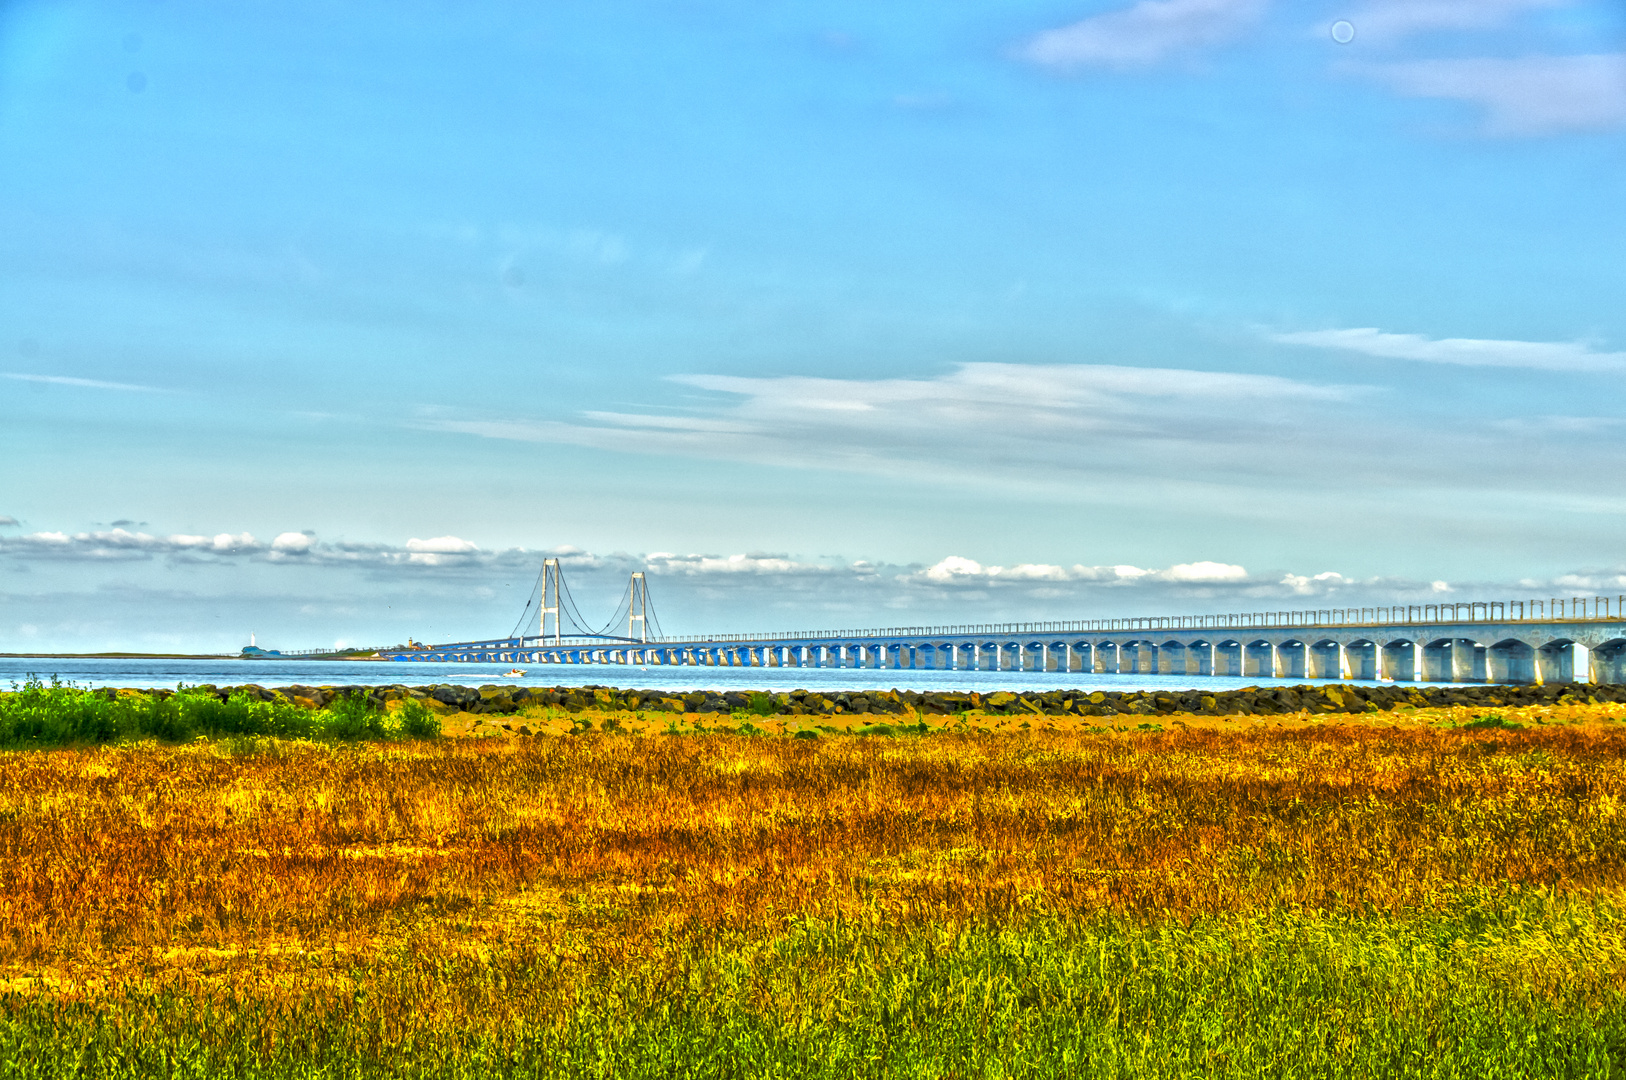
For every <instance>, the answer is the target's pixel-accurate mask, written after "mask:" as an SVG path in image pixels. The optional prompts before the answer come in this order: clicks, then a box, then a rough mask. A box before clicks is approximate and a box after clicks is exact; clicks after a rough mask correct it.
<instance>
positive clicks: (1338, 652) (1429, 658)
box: [379, 560, 1626, 683]
mask: <svg viewBox="0 0 1626 1080" xmlns="http://www.w3.org/2000/svg"><path fill="white" fill-rule="evenodd" d="M549 562H550V563H553V560H549ZM551 572H552V574H555V575H556V574H557V565H556V564H554V565H553V569H552V571H551ZM549 575H550V570H549V569H548V568H547V567H545V568H544V572H543V580H542V587H541V589H540V592H541V595H542V601H543V602H542V604H541V610H540V617H539V618H538V620H537V624H536V625H537V628H538V630H539V631H540V632H538V633H535V634H529V633H515V634H512V635H510V636H508V637H504V638H495V639H491V640H486V641H465V642H458V643H455V644H449V645H428V646H417V647H414V648H409V649H383V650H379V655H380V656H383V657H387V658H389V659H392V660H400V661H408V662H411V661H454V662H498V663H515V664H623V665H635V666H661V667H667V666H697V667H762V668H872V669H875V668H879V669H890V670H897V671H1030V672H1058V673H1061V672H1073V673H1079V674H1089V673H1095V674H1112V673H1117V674H1140V675H1174V676H1187V677H1190V676H1221V675H1225V676H1237V677H1243V678H1251V677H1258V678H1277V679H1342V680H1347V679H1371V680H1396V681H1412V680H1415V681H1426V682H1442V683H1449V682H1493V683H1551V682H1598V683H1626V596H1619V597H1612V598H1611V597H1576V598H1571V599H1548V600H1508V601H1489V602H1463V603H1440V604H1414V605H1409V606H1391V607H1360V608H1320V609H1313V610H1301V611H1267V612H1243V613H1235V614H1229V615H1177V616H1152V617H1144V618H1122V619H1088V620H1080V621H1073V622H1030V623H984V624H965V625H948V626H904V627H884V628H876V629H861V630H811V631H794V632H779V633H766V634H713V635H699V636H691V637H667V636H663V635H661V634H659V633H658V624H657V632H656V633H651V632H650V623H651V622H652V621H654V617H653V614H652V613H651V612H649V611H648V592H647V586H646V585H645V583H644V581H643V575H642V574H635V575H633V583H632V586H631V589H630V590H629V593H628V599H627V600H625V601H623V609H624V610H626V611H627V625H626V633H625V634H621V633H616V634H610V633H609V632H608V629H609V628H608V627H605V628H602V629H599V630H597V631H596V632H593V633H580V632H577V633H573V634H566V633H565V632H564V629H563V626H562V625H561V619H560V611H561V610H565V611H568V607H567V604H568V592H564V596H565V597H566V603H565V604H561V603H560V601H559V596H560V592H563V584H562V581H560V582H559V583H558V584H557V585H553V586H550V585H549V581H550V580H553V579H552V578H550V576H549ZM550 588H552V589H554V590H556V591H553V592H551V593H550ZM534 595H535V594H534V593H533V597H534ZM550 601H551V604H550ZM550 615H551V617H552V619H553V629H552V633H548V632H547V631H548V619H549V617H550ZM619 618H620V612H619V611H618V612H617V615H616V616H615V617H614V619H612V623H613V622H616V621H618V620H619ZM524 619H525V616H522V622H523V621H524ZM572 621H573V622H574V623H575V626H576V628H577V630H578V631H579V630H580V626H581V623H580V622H579V621H577V620H572ZM617 629H619V627H617Z"/></svg>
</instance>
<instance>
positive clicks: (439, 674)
mask: <svg viewBox="0 0 1626 1080" xmlns="http://www.w3.org/2000/svg"><path fill="white" fill-rule="evenodd" d="M515 668H518V669H519V670H521V671H523V672H525V675H524V676H523V677H522V678H504V677H503V673H504V672H507V671H511V670H514V669H515ZM30 676H33V677H37V678H39V679H41V680H43V681H45V682H47V683H48V682H50V681H51V680H52V679H53V678H55V679H60V680H61V681H63V682H68V683H73V684H74V685H76V686H84V687H102V686H128V687H167V688H170V689H173V688H175V687H176V686H177V685H179V684H182V683H184V684H186V685H187V686H196V685H198V684H200V683H210V684H213V685H215V686H240V685H243V684H244V683H256V684H258V685H260V686H268V687H269V686H292V685H296V684H304V685H307V686H354V685H370V686H376V685H388V684H391V683H399V684H403V685H406V686H427V685H429V684H431V683H454V684H457V685H461V686H481V685H484V684H487V683H499V684H509V685H514V686H537V687H542V686H589V685H592V686H613V687H617V688H620V689H627V690H633V689H637V690H658V691H663V692H671V693H679V692H684V691H689V690H768V691H783V690H798V689H799V690H817V691H820V692H822V693H835V692H838V691H843V690H890V689H898V690H915V691H921V692H926V691H935V692H940V693H948V692H956V691H959V692H964V691H969V690H975V691H978V692H979V693H985V694H986V693H992V692H994V691H997V690H1071V689H1081V690H1085V691H1095V690H1105V691H1114V690H1116V691H1126V690H1175V691H1179V690H1193V689H1201V690H1211V691H1212V690H1237V689H1240V688H1242V687H1244V686H1296V685H1301V684H1303V683H1305V682H1308V681H1312V680H1305V679H1262V678H1259V677H1257V676H1254V677H1251V678H1237V677H1235V676H1229V675H1219V676H1206V675H1097V674H1091V673H1089V672H1082V671H1070V672H1068V671H926V670H911V669H893V668H881V669H876V668H792V667H785V668H780V667H767V668H762V667H752V668H747V667H687V666H682V667H677V666H671V667H668V666H661V665H650V666H648V667H643V666H638V665H633V664H517V665H516V664H508V663H502V664H464V663H433V662H424V661H413V662H397V661H388V660H383V661H380V660H238V659H234V658H230V657H221V658H219V659H203V660H156V659H148V658H131V659H123V658H117V657H0V689H6V688H8V684H21V683H22V682H23V681H24V680H25V679H27V678H29V677H30ZM1349 681H1351V682H1355V683H1357V684H1359V683H1360V682H1361V680H1349ZM1366 685H1376V684H1373V683H1367V684H1366ZM1406 685H1419V686H1430V685H1440V684H1434V683H1415V684H1414V683H1407V684H1406Z"/></svg>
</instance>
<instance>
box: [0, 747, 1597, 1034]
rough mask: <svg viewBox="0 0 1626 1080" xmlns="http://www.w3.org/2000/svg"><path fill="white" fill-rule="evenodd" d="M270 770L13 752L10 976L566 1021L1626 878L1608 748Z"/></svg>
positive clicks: (361, 754) (262, 750) (641, 758)
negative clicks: (1092, 919) (634, 986)
mask: <svg viewBox="0 0 1626 1080" xmlns="http://www.w3.org/2000/svg"><path fill="white" fill-rule="evenodd" d="M257 745H258V747H259V749H258V750H252V749H248V748H245V747H244V746H241V745H240V746H238V747H237V748H236V751H237V752H228V750H227V749H226V748H225V747H223V746H220V745H211V744H206V743H198V744H194V745H189V746H185V747H179V748H163V747H158V746H155V745H144V746H127V747H118V748H105V749H95V750H72V751H57V752H50V753H9V754H5V755H3V756H0V979H3V980H4V981H5V983H6V984H7V985H8V986H9V987H10V988H11V989H13V990H20V991H27V992H29V993H30V994H41V993H44V994H47V995H53V996H56V995H60V996H67V997H84V996H89V997H97V996H101V995H105V994H111V993H114V992H116V991H119V990H120V989H128V988H131V987H143V988H151V987H154V986H160V985H168V984H171V983H173V984H175V985H184V986H187V987H192V988H197V987H212V988H214V991H212V992H220V993H224V994H228V995H230V996H232V997H234V998H239V997H241V996H243V995H261V996H267V997H268V998H269V999H273V1000H281V999H282V998H284V997H289V996H290V995H292V996H299V997H302V998H305V997H309V996H310V995H312V994H317V995H323V994H326V995H331V994H336V993H348V992H351V991H352V990H354V988H355V980H356V978H357V976H356V974H355V972H356V971H357V970H359V969H362V968H365V969H367V970H370V971H372V972H374V974H375V975H376V976H377V977H379V978H385V977H386V975H388V973H389V972H391V971H394V972H396V973H397V974H399V975H401V977H405V973H406V972H407V971H408V970H409V969H410V970H413V971H417V972H418V974H416V975H413V976H412V978H413V979H417V980H419V981H420V983H421V985H418V988H417V990H416V991H412V990H410V988H408V987H406V986H401V987H398V991H399V992H400V993H401V994H403V995H410V994H411V993H419V994H422V995H429V996H434V994H436V993H438V992H439V991H436V990H435V989H434V980H433V979H432V978H430V977H429V976H428V975H425V974H423V970H424V969H423V968H422V962H423V961H425V959H426V958H434V959H436V960H437V962H439V961H444V962H448V963H449V962H461V961H471V962H476V963H478V962H482V961H483V959H489V958H490V957H493V956H497V955H508V954H510V953H512V952H513V950H516V949H520V950H522V951H523V952H524V953H525V955H527V956H529V957H531V958H532V960H533V961H534V962H535V963H536V964H541V965H543V966H544V967H546V975H545V977H543V976H542V975H538V976H537V981H535V982H534V983H533V984H529V985H528V987H527V989H526V990H525V993H526V994H527V995H532V996H533V997H534V998H535V1001H534V1002H533V1004H534V1005H536V1006H537V1007H541V1005H540V1003H541V1002H542V1001H544V1000H551V1001H555V1003H556V1004H557V1003H558V1002H562V1001H564V1000H566V999H567V998H568V997H569V993H570V992H571V987H573V986H578V985H579V984H580V981H581V980H583V979H588V978H590V977H591V976H592V973H593V972H594V971H603V970H616V971H625V970H628V969H631V968H637V967H638V966H640V965H646V964H649V963H651V962H653V961H652V958H657V957H659V956H661V955H665V954H668V953H669V952H670V951H671V950H673V949H675V948H678V944H679V943H686V944H685V945H684V946H683V947H685V948H688V947H693V946H694V944H695V943H696V942H704V941H721V940H730V941H740V940H747V939H752V938H756V939H760V940H762V941H764V942H766V941H769V940H771V939H772V938H773V937H774V936H775V935H776V934H779V933H780V932H782V931H783V929H784V928H785V927H786V926H787V925H789V924H791V923H793V922H795V921H796V920H805V919H847V920H853V921H856V922H862V923H866V924H872V925H886V926H892V927H907V926H910V925H921V926H925V925H933V926H966V925H990V924H999V923H1008V922H1010V921H1011V920H1013V919H1015V920H1020V919H1022V918H1024V917H1027V916H1055V917H1060V918H1064V919H1069V918H1079V917H1083V916H1086V915H1088V914H1090V913H1093V912H1101V911H1108V912H1114V913H1119V914H1122V915H1128V916H1132V917H1155V918H1166V917H1172V918H1176V919H1181V920H1189V919H1190V918H1191V917H1193V916H1196V915H1201V914H1204V913H1247V912H1267V911H1271V910H1280V909H1283V908H1294V909H1311V910H1323V911H1329V912H1352V913H1366V912H1373V911H1382V912H1403V911H1407V910H1414V909H1419V908H1428V907H1431V906H1435V905H1439V904H1442V903H1446V902H1449V901H1450V900H1452V899H1453V898H1455V897H1458V896H1460V895H1462V894H1464V893H1469V892H1474V891H1484V890H1491V891H1496V890H1503V889H1507V888H1510V887H1532V888H1540V889H1544V890H1551V891H1554V892H1569V893H1575V892H1585V893H1592V894H1598V895H1607V896H1618V895H1619V892H1620V889H1621V887H1622V885H1623V884H1626V815H1623V814H1622V813H1621V807H1622V803H1623V799H1626V767H1623V752H1626V734H1622V733H1618V732H1616V731H1614V730H1612V729H1609V728H1586V729H1583V728H1575V727H1567V728H1543V729H1531V730H1526V731H1519V732H1494V733H1488V734H1487V733H1483V732H1479V733H1462V732H1444V731H1438V730H1430V729H1426V728H1412V729H1408V730H1380V729H1378V728H1374V727H1368V726H1360V725H1347V726H1343V727H1310V726H1307V725H1301V726H1299V727H1298V728H1297V729H1277V728H1276V727H1274V726H1271V727H1268V728H1257V729H1248V730H1242V731H1235V732H1214V731H1199V730H1178V729H1177V730H1174V731H1167V732H1164V733H1161V734H1136V735H1131V736H1125V735H1090V734H1080V733H1052V732H1033V733H1030V734H1027V735H1024V736H1021V737H985V736H976V735H971V736H961V735H946V734H944V735H932V736H927V737H920V738H900V739H888V738H849V737H826V738H822V739H818V740H795V739H782V738H743V737H727V736H699V737H694V736H690V737H681V738H668V737H637V736H603V735H591V736H583V737H578V738H560V739H524V740H520V739H514V740H502V741H498V740H451V741H447V742H444V743H441V744H433V745H430V744H415V745H392V746H382V747H380V746H355V747H334V746H325V745H316V744H299V743H272V742H268V741H267V742H262V743H259V744H257ZM539 970H540V969H539ZM415 985H417V984H415ZM510 992H518V991H517V989H514V988H510V989H509V990H505V989H504V988H502V987H501V986H497V987H493V988H491V989H490V990H489V991H482V992H481V993H480V994H477V995H475V996H474V999H471V1000H467V1001H462V1002H460V1003H458V1004H457V1005H456V1009H457V1010H459V1011H460V1012H469V1011H471V1010H475V1011H477V1010H478V1009H479V1008H481V1007H482V1006H481V1002H482V1001H486V1002H487V1004H489V1001H490V1000H499V999H502V998H503V996H504V995H505V994H506V993H510ZM448 1007H450V1006H448ZM561 1007H562V1006H561Z"/></svg>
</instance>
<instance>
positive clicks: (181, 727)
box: [0, 676, 439, 749]
mask: <svg viewBox="0 0 1626 1080" xmlns="http://www.w3.org/2000/svg"><path fill="white" fill-rule="evenodd" d="M11 689H12V692H11V693H9V694H0V747H4V748H19V749H22V748H28V749H35V748H41V747H53V746H72V745H83V744H95V743H111V742H117V741H120V740H130V739H157V740H160V741H162V742H183V741H185V740H187V739H194V738H197V737H199V736H203V737H207V738H222V737H230V736H243V735H260V736H272V737H276V738H283V739H337V740H343V741H354V740H358V739H394V738H402V737H407V738H432V737H434V736H435V735H438V734H439V722H438V721H437V720H436V719H435V717H434V714H433V713H432V712H430V710H429V709H428V708H426V707H425V706H424V705H422V704H421V703H419V702H417V701H407V702H403V703H402V707H401V709H400V710H398V713H399V714H398V715H389V714H387V713H386V712H385V710H384V709H383V708H382V707H381V706H380V705H379V703H377V702H375V701H373V700H372V698H370V697H369V696H368V695H366V694H363V693H351V694H348V695H345V696H343V697H340V698H338V699H336V700H335V701H333V702H331V703H329V705H328V706H327V707H326V708H325V709H320V710H310V709H306V708H304V707H302V706H299V705H295V704H293V703H290V702H286V701H260V700H258V699H257V698H253V697H250V696H249V695H248V694H246V693H241V692H239V693H237V694H233V695H232V696H231V697H229V698H227V699H225V700H222V699H221V698H220V697H219V695H217V694H215V693H213V692H211V691H206V690H201V689H198V688H196V687H194V688H190V689H189V688H187V687H186V686H185V685H182V686H180V687H179V688H178V689H177V690H176V692H174V693H173V694H170V693H164V694H150V693H120V692H118V691H115V690H87V689H84V688H81V687H77V686H74V685H72V684H71V683H66V684H65V683H62V682H60V681H58V680H57V679H54V678H53V679H52V680H51V682H50V683H48V684H47V683H45V682H42V681H41V680H40V679H38V678H37V677H32V676H31V677H30V678H29V679H28V681H27V682H25V683H24V684H23V685H21V686H18V685H17V684H16V683H13V684H12V688H11Z"/></svg>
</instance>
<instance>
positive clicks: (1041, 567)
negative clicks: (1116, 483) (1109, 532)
mask: <svg viewBox="0 0 1626 1080" xmlns="http://www.w3.org/2000/svg"><path fill="white" fill-rule="evenodd" d="M910 576H911V577H912V578H914V579H916V580H921V581H928V582H933V583H937V584H986V583H988V582H991V581H993V580H995V579H998V580H999V581H1001V582H1024V583H1025V582H1040V581H1049V582H1095V583H1136V582H1139V583H1152V582H1159V583H1171V582H1172V583H1185V584H1217V583H1236V582H1246V581H1248V580H1249V577H1248V571H1247V570H1246V569H1245V568H1244V567H1241V566H1236V565H1233V564H1231V563H1220V562H1194V563H1179V564H1176V565H1174V566H1171V567H1169V568H1168V569H1166V570H1147V569H1142V568H1141V567H1138V566H1129V565H1126V564H1123V565H1118V566H1085V565H1083V564H1074V565H1073V566H1070V567H1064V566H1053V565H1050V564H1048V563H1020V564H1018V565H1016V566H1009V567H1006V566H984V565H983V564H981V563H979V562H977V561H976V560H975V559H968V558H965V557H964V556H962V555H950V556H948V557H947V558H944V559H942V560H940V561H939V562H937V563H935V564H934V565H932V566H929V567H927V568H926V569H925V570H922V571H918V572H917V573H915V574H913V575H910Z"/></svg>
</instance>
